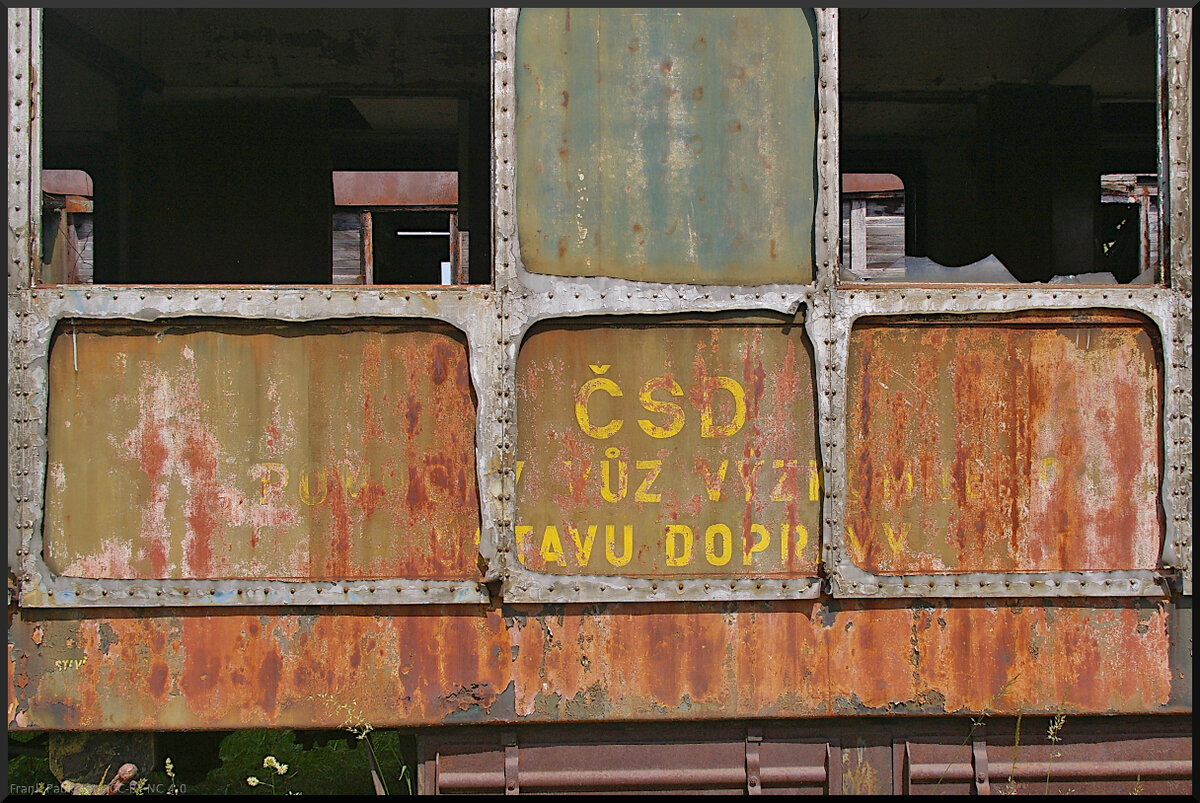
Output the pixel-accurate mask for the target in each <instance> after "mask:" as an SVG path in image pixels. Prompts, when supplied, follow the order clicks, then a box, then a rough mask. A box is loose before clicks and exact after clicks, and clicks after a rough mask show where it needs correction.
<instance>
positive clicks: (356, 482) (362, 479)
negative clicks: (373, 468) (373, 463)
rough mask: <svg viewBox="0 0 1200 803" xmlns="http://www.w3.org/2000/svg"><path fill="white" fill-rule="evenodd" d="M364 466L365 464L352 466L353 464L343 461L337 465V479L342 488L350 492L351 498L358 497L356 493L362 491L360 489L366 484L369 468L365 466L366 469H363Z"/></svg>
mask: <svg viewBox="0 0 1200 803" xmlns="http://www.w3.org/2000/svg"><path fill="white" fill-rule="evenodd" d="M364 467H365V464H364V465H362V466H358V467H354V466H353V464H351V463H349V462H343V463H342V464H341V465H339V466H338V479H339V480H341V483H342V488H343V489H344V490H345V491H346V493H348V494H350V497H351V498H353V499H356V498H358V495H359V494H360V493H361V492H362V489H363V488H365V487H366V485H367V477H368V475H369V474H370V468H369V467H367V470H366V471H363V468H364ZM351 470H353V471H354V473H353V474H351V473H350V472H351Z"/></svg>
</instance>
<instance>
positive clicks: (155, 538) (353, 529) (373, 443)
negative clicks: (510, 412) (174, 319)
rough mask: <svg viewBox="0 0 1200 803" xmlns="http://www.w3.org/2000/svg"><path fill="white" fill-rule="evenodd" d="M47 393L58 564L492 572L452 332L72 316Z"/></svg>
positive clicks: (147, 571)
mask: <svg viewBox="0 0 1200 803" xmlns="http://www.w3.org/2000/svg"><path fill="white" fill-rule="evenodd" d="M49 386H50V410H49V422H48V463H47V474H48V477H47V482H46V519H45V526H44V541H45V548H44V549H45V559H46V563H47V565H48V566H49V567H50V569H51V570H52V571H54V572H55V573H56V574H59V575H62V576H67V577H93V578H121V579H143V578H165V579H236V578H249V579H259V578H262V579H288V580H310V579H311V580H337V579H359V578H372V577H400V578H403V577H419V578H429V579H460V578H461V579H470V580H477V579H479V569H478V568H477V566H476V560H477V556H478V540H477V539H478V531H479V521H480V519H479V494H478V489H477V486H476V482H475V470H474V465H475V458H474V449H475V400H474V393H473V390H472V386H471V381H470V375H469V371H468V369H467V348H466V340H465V338H464V337H462V335H461V334H460V333H458V332H457V330H454V329H452V328H451V327H449V326H446V325H444V324H437V323H432V322H430V323H421V324H419V325H414V324H381V323H375V324H372V323H361V322H360V323H355V324H354V325H353V326H349V325H345V326H342V325H337V324H330V323H311V324H307V323H306V324H287V325H274V326H273V325H270V324H265V323H261V322H260V323H253V324H251V323H214V322H207V323H206V322H202V321H201V322H181V323H176V324H168V325H163V324H124V323H121V322H90V323H89V322H72V323H66V324H64V325H63V326H62V327H60V330H59V334H58V336H57V337H56V339H55V341H54V343H53V346H52V348H51V352H50V376H49Z"/></svg>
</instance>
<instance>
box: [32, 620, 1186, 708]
mask: <svg viewBox="0 0 1200 803" xmlns="http://www.w3.org/2000/svg"><path fill="white" fill-rule="evenodd" d="M1171 615H1173V610H1172V608H1171V607H1170V606H1169V605H1168V604H1166V603H1158V604H1154V603H1149V602H1146V601H1138V600H1124V601H1106V602H1104V603H1102V604H1101V603H1096V602H1089V601H1061V600H1047V601H1043V602H1036V603H1032V604H1031V603H1028V602H1019V601H1012V602H998V601H997V602H980V601H963V602H961V603H955V604H951V605H931V604H929V603H928V602H923V601H916V602H902V601H893V602H886V603H878V602H866V601H856V602H852V603H837V602H832V601H796V602H773V603H762V602H747V603H737V604H716V603H684V604H679V605H672V606H664V605H662V604H654V603H639V604H624V605H610V606H605V605H592V606H583V605H566V606H547V607H544V608H543V607H539V606H506V607H505V608H504V611H503V613H501V611H500V609H498V608H492V609H467V608H464V607H462V606H431V607H427V608H426V607H423V608H422V610H421V611H420V612H419V613H415V612H413V611H412V610H411V609H407V608H404V607H402V606H401V607H393V608H364V609H362V610H356V611H354V612H352V613H345V614H342V613H339V614H314V613H307V612H297V611H286V610H284V611H281V610H278V609H265V608H264V609H250V610H247V609H242V610H236V611H222V612H221V613H220V614H219V615H212V614H206V613H203V612H199V611H197V612H189V613H187V614H181V613H179V612H176V611H139V610H127V611H108V612H104V613H102V614H100V615H98V616H95V617H93V616H90V615H84V612H82V611H80V612H75V613H73V614H71V615H70V616H68V617H55V618H53V619H46V620H44V621H36V622H30V621H25V620H23V619H22V618H20V617H18V618H17V619H16V620H15V621H14V623H13V628H12V629H11V631H10V645H9V689H10V711H9V722H10V726H12V727H19V728H33V729H94V728H105V729H117V730H119V729H140V728H147V727H154V728H158V729H189V728H192V729H197V728H198V729H204V728H208V729H219V728H238V727H272V728H282V727H338V726H339V725H340V724H341V721H342V719H343V717H344V712H342V711H339V710H336V709H335V708H331V707H330V706H329V705H328V704H327V702H323V701H322V697H326V698H333V699H335V700H336V701H338V702H340V703H344V704H347V705H353V706H356V707H359V708H360V709H362V710H364V711H370V713H371V721H372V724H374V725H375V726H376V727H404V726H416V725H438V724H442V723H443V722H445V721H446V719H447V718H448V717H461V716H463V715H466V714H469V715H470V717H471V718H473V719H476V720H478V721H493V722H506V721H543V722H553V721H596V720H613V721H617V720H628V719H645V718H659V717H662V716H669V717H671V718H676V719H712V718H723V717H729V718H734V717H760V716H768V717H797V716H824V715H838V714H855V713H900V712H909V713H911V712H922V713H931V714H961V713H964V712H979V711H983V710H987V711H990V712H992V713H994V714H1007V715H1012V714H1016V713H1019V712H1024V713H1026V714H1029V713H1032V712H1044V713H1054V712H1057V711H1059V710H1060V709H1061V710H1062V711H1064V712H1065V713H1068V714H1071V713H1080V714H1083V713H1088V714H1119V713H1120V714H1133V713H1158V712H1161V711H1163V710H1166V709H1165V707H1166V706H1167V705H1168V703H1169V699H1170V691H1171V668H1170V661H1169V652H1170V640H1169V636H1168V630H1169V618H1170V616H1171ZM35 627H40V628H41V632H42V643H41V644H36V643H35V642H34V638H33V634H34V628H35ZM104 644H107V645H108V646H107V650H105V649H103V648H102V646H103V645H104ZM781 645H782V646H781ZM18 654H19V655H20V656H21V657H20V659H19V660H20V665H21V669H18V668H17V662H18V659H17V658H15V657H14V656H16V655H18ZM21 676H24V677H25V678H26V679H25V680H24V681H19V680H18V678H19V677H21ZM506 690H510V691H509V692H508V695H509V696H507V697H506ZM506 700H507V702H506ZM17 712H20V714H21V716H20V717H17ZM14 717H17V719H16V720H15V721H14Z"/></svg>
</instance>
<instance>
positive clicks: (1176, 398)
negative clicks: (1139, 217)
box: [1159, 8, 1192, 595]
mask: <svg viewBox="0 0 1200 803" xmlns="http://www.w3.org/2000/svg"><path fill="white" fill-rule="evenodd" d="M1159 15H1160V20H1161V27H1160V34H1159V36H1160V46H1159V52H1160V58H1161V59H1162V64H1161V65H1160V81H1162V84H1163V85H1162V91H1161V92H1160V98H1162V101H1161V102H1162V103H1163V105H1165V108H1160V110H1159V114H1160V117H1161V119H1162V122H1163V129H1162V133H1161V136H1162V138H1163V139H1162V146H1161V148H1160V163H1161V164H1162V165H1163V166H1164V167H1165V171H1163V174H1164V175H1165V176H1166V181H1167V192H1166V193H1165V197H1166V209H1164V210H1163V213H1164V214H1163V219H1165V220H1166V222H1167V225H1165V226H1163V232H1162V233H1161V234H1162V238H1163V240H1162V241H1163V246H1164V247H1163V248H1161V249H1160V253H1162V254H1163V257H1162V258H1163V260H1164V261H1167V260H1169V263H1168V264H1169V265H1170V280H1171V287H1172V288H1173V289H1174V291H1175V319H1176V320H1175V337H1174V338H1173V339H1172V340H1170V341H1164V347H1165V348H1164V351H1165V353H1164V359H1165V360H1166V361H1167V362H1168V363H1169V366H1170V369H1171V371H1173V373H1174V377H1173V379H1172V380H1171V384H1170V385H1169V387H1170V394H1169V395H1170V396H1171V397H1172V399H1171V402H1172V406H1173V408H1174V409H1173V411H1172V413H1171V414H1170V415H1169V416H1168V418H1167V420H1166V440H1167V444H1166V445H1167V450H1168V456H1169V459H1168V461H1167V476H1168V480H1169V482H1168V484H1169V486H1170V490H1169V492H1168V491H1167V490H1166V489H1164V504H1165V505H1166V510H1167V526H1168V530H1170V528H1172V527H1173V528H1174V530H1175V536H1174V538H1173V539H1170V540H1171V542H1172V544H1173V551H1174V554H1171V555H1168V554H1166V553H1164V560H1163V562H1164V564H1166V565H1169V566H1173V567H1175V568H1176V569H1178V571H1179V577H1180V590H1181V591H1182V592H1183V593H1184V594H1188V595H1190V594H1191V593H1192V413H1191V409H1192V192H1191V186H1192V182H1191V179H1192V9H1190V8H1168V9H1160V10H1159ZM1168 376H1171V374H1170V373H1169V374H1168ZM1168 497H1169V500H1170V501H1169V503H1168V502H1167V498H1168Z"/></svg>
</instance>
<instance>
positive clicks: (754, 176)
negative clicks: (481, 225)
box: [515, 9, 816, 284]
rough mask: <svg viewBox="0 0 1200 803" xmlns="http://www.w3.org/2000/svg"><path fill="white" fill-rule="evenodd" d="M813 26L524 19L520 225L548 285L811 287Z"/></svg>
mask: <svg viewBox="0 0 1200 803" xmlns="http://www.w3.org/2000/svg"><path fill="white" fill-rule="evenodd" d="M815 50H816V45H815V21H814V18H813V16H812V14H811V12H806V11H804V10H801V9H770V10H766V9H738V10H735V11H731V10H728V9H674V10H659V9H638V10H618V9H525V10H523V11H522V13H521V16H520V20H519V22H518V25H517V44H516V70H515V80H516V103H517V108H516V146H515V147H516V158H517V165H516V170H517V218H518V223H519V227H520V229H521V247H522V257H523V260H524V263H525V265H526V267H527V268H528V269H529V270H531V271H534V272H537V273H548V274H554V275H561V276H612V277H621V278H625V279H636V280H643V281H659V282H684V283H691V284H767V283H779V282H790V283H806V282H808V281H810V280H811V278H812V276H813V269H812V231H813V214H814V208H815V188H816V180H815V173H814V162H815V158H814V157H815V139H816V136H815V128H816V125H815V124H816V97H815V95H816V92H815V89H816V87H815V83H816V69H815V64H814V59H815Z"/></svg>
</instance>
